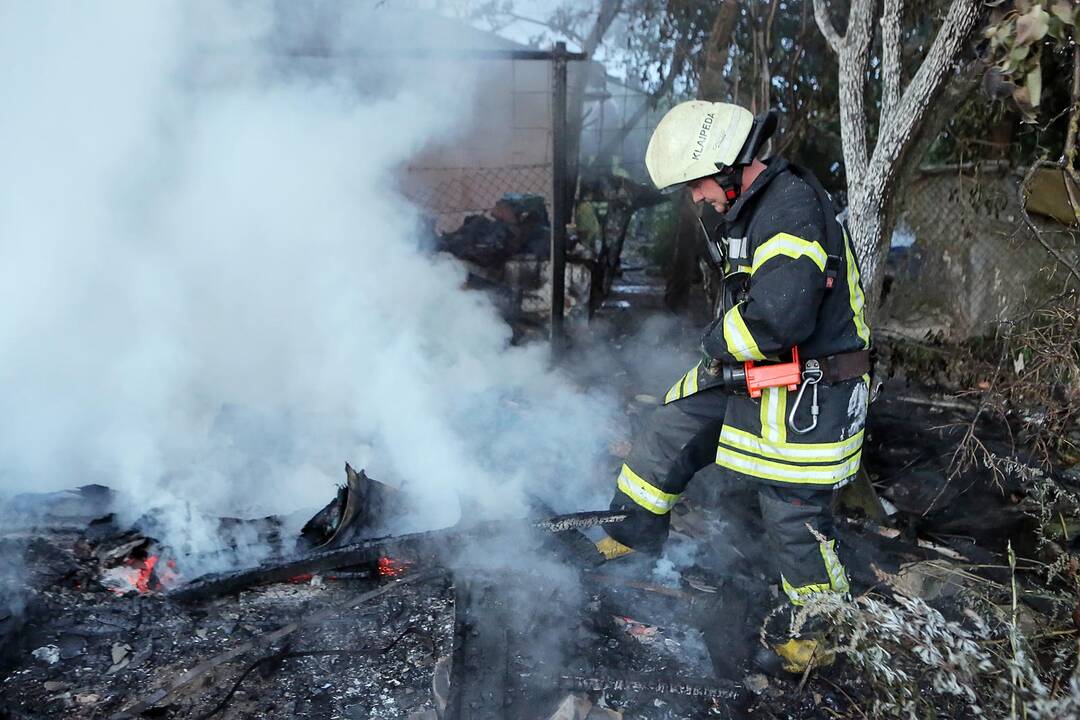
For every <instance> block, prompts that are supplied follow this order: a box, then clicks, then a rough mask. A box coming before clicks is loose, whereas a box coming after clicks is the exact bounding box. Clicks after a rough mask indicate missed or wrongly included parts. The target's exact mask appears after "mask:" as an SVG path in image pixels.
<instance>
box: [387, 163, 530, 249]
mask: <svg viewBox="0 0 1080 720" xmlns="http://www.w3.org/2000/svg"><path fill="white" fill-rule="evenodd" d="M404 193H405V195H406V197H408V198H409V199H410V200H411V201H412V202H414V203H415V204H416V205H419V206H420V207H421V208H423V209H424V212H425V213H427V214H428V215H430V216H431V217H432V218H433V219H434V221H435V229H436V230H437V231H439V232H446V231H448V230H454V229H455V228H458V227H460V226H461V224H462V222H464V220H465V218H466V217H468V216H469V215H474V214H478V213H482V212H487V211H489V210H491V208H493V207H494V206H495V202H496V201H497V200H498V199H499V198H501V197H502V196H503V195H506V194H507V193H528V194H532V195H540V196H542V197H543V198H544V202H545V203H546V204H547V205H548V207H550V205H551V202H550V201H551V163H550V162H548V163H542V164H536V165H507V166H504V167H487V168H483V167H481V168H477V167H472V168H469V167H459V168H410V169H409V170H408V172H407V176H406V179H405V188H404Z"/></svg>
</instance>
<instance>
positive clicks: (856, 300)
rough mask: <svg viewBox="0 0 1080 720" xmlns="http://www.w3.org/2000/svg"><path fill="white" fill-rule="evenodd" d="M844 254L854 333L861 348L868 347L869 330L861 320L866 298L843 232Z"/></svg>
mask: <svg viewBox="0 0 1080 720" xmlns="http://www.w3.org/2000/svg"><path fill="white" fill-rule="evenodd" d="M844 254H845V256H846V260H845V262H847V287H848V302H849V303H850V305H851V314H852V321H853V322H854V323H855V332H856V333H857V334H858V336H859V338H860V339H861V340H862V341H863V347H864V348H868V347H870V328H869V327H868V326H867V324H866V320H865V319H864V318H863V307H864V306H865V305H866V296H865V295H863V290H862V278H861V277H860V276H859V266H858V265H856V264H855V255H854V254H853V253H852V252H851V241H850V240H849V239H848V236H847V232H846V231H845V232H844Z"/></svg>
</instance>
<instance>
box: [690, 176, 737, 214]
mask: <svg viewBox="0 0 1080 720" xmlns="http://www.w3.org/2000/svg"><path fill="white" fill-rule="evenodd" d="M686 186H687V187H688V188H690V197H691V198H693V200H694V203H695V204H697V203H701V202H707V203H709V204H710V205H712V206H713V210H716V212H718V213H723V212H727V207H728V201H727V195H725V194H724V188H722V187H720V183H718V182H716V178H713V177H703V178H698V179H697V180H691V181H690V182H688V183H687V184H686Z"/></svg>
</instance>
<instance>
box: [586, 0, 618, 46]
mask: <svg viewBox="0 0 1080 720" xmlns="http://www.w3.org/2000/svg"><path fill="white" fill-rule="evenodd" d="M622 4H623V0H604V2H603V3H602V4H601V5H600V12H598V13H597V14H596V22H595V23H593V26H592V30H590V31H589V35H588V37H586V38H585V41H584V42H583V43H582V47H581V51H582V52H583V53H585V55H587V56H588V57H592V55H593V53H594V52H596V48H597V47H599V46H600V43H601V41H603V39H604V35H606V34H607V31H608V28H610V27H611V23H612V22H613V21H614V20H615V16H616V15H618V14H619V11H620V10H622Z"/></svg>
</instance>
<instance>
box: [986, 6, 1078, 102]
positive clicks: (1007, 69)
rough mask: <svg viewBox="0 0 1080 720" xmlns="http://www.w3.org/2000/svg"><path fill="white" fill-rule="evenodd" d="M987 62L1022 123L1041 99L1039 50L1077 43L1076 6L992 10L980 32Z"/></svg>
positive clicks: (1040, 60) (1042, 74)
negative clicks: (988, 20) (1003, 87)
mask: <svg viewBox="0 0 1080 720" xmlns="http://www.w3.org/2000/svg"><path fill="white" fill-rule="evenodd" d="M983 36H984V37H985V38H986V40H987V45H988V58H987V60H988V62H989V63H990V64H991V65H992V66H993V68H994V70H995V71H996V73H997V74H998V76H999V77H1000V79H1001V82H1002V83H1004V85H1005V86H1006V88H1007V89H1008V90H1010V92H1011V95H1012V98H1013V100H1015V101H1016V104H1017V105H1018V106H1019V107H1020V110H1021V112H1022V113H1023V115H1024V120H1025V121H1026V122H1034V121H1035V117H1036V109H1037V108H1038V107H1039V105H1040V103H1041V102H1042V99H1043V78H1044V73H1043V65H1042V57H1043V50H1044V48H1045V47H1046V46H1048V45H1049V46H1051V47H1068V46H1071V44H1072V43H1073V42H1076V41H1078V40H1080V4H1077V3H1075V2H1073V1H1072V0H1041V2H1031V0H1016V2H1015V3H1014V4H1013V6H1012V7H1010V8H1008V9H1002V8H998V9H997V10H995V11H994V14H993V16H992V18H991V23H990V24H989V25H988V26H987V27H986V29H985V30H984V31H983Z"/></svg>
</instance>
